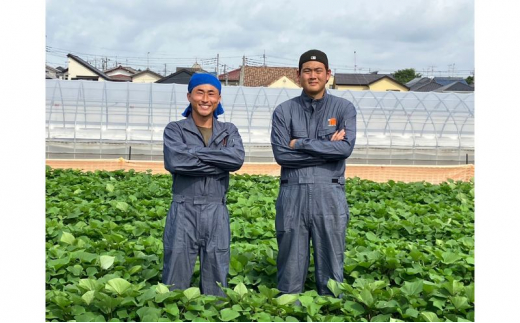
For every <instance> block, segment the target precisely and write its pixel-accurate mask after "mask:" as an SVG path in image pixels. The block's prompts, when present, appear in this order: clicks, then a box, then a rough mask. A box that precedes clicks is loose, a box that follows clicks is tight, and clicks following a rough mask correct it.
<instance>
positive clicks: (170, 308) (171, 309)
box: [164, 303, 179, 317]
mask: <svg viewBox="0 0 520 323" xmlns="http://www.w3.org/2000/svg"><path fill="white" fill-rule="evenodd" d="M164 311H165V312H166V313H169V314H171V315H173V316H175V317H177V316H178V315H179V307H178V306H177V304H175V303H172V304H168V305H166V306H164Z"/></svg>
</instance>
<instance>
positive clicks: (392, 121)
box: [46, 80, 474, 165]
mask: <svg viewBox="0 0 520 323" xmlns="http://www.w3.org/2000/svg"><path fill="white" fill-rule="evenodd" d="M328 91H329V92H330V93H331V94H333V95H336V96H339V97H343V98H345V99H347V100H349V101H351V102H352V103H354V106H355V107H356V109H357V141H356V147H355V149H354V153H353V154H352V156H351V157H350V158H349V162H350V163H367V164H439V165H442V164H464V163H467V162H470V163H472V162H473V156H474V94H458V93H436V92H394V91H388V92H374V91H339V90H328ZM186 92H187V86H186V85H184V84H156V83H130V82H95V81H67V80H46V146H47V147H46V148H47V149H46V153H47V158H117V157H124V158H128V157H130V158H132V159H146V160H162V137H163V130H164V127H165V126H166V125H167V124H168V123H169V122H170V121H177V120H180V119H182V118H183V117H182V116H181V113H182V111H184V109H185V108H186V106H187V105H188V104H189V103H188V100H187V97H186ZM300 93H301V89H285V88H260V87H239V86H223V87H222V105H223V107H224V110H225V113H224V114H223V115H221V116H219V120H220V121H228V122H233V123H234V124H235V125H236V126H237V127H238V129H239V131H240V134H241V136H242V139H243V142H244V146H245V148H246V161H260V162H273V161H274V158H273V155H272V151H271V146H270V141H269V140H270V131H271V116H272V112H273V110H274V109H275V108H276V106H277V105H278V104H280V103H282V102H283V101H285V100H288V99H290V98H293V97H295V96H299V95H300Z"/></svg>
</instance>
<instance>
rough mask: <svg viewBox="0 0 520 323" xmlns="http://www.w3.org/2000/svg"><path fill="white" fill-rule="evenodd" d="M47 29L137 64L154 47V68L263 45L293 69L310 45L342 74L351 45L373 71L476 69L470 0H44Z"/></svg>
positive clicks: (55, 38) (253, 53)
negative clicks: (254, 0) (408, 68)
mask: <svg viewBox="0 0 520 323" xmlns="http://www.w3.org/2000/svg"><path fill="white" fill-rule="evenodd" d="M46 34H47V43H48V45H49V46H51V47H55V48H61V49H67V50H70V51H74V52H77V53H91V54H97V55H105V56H110V55H118V56H120V57H128V58H130V57H133V58H132V59H130V61H132V60H133V61H135V62H140V64H145V63H144V60H146V56H147V52H151V54H150V57H151V60H152V61H153V62H154V63H157V65H158V66H159V65H162V64H163V63H167V64H170V65H172V67H173V65H175V64H184V65H186V64H185V63H188V62H190V61H191V62H192V63H193V61H194V59H195V58H198V59H199V58H204V59H207V58H211V57H216V55H217V54H220V56H221V57H222V61H221V63H223V64H224V63H225V64H228V65H229V66H235V67H238V65H239V64H241V59H240V57H241V56H242V55H246V56H249V57H252V58H253V59H261V55H262V54H263V52H264V50H265V52H266V56H267V58H268V60H269V61H270V62H273V63H277V64H282V65H287V66H295V65H296V64H297V60H298V57H299V55H300V54H301V53H302V52H304V51H306V50H308V49H310V48H318V49H322V50H324V51H325V52H326V53H327V54H328V56H329V61H330V63H331V67H333V68H334V67H336V68H338V69H339V70H342V71H343V72H345V71H347V70H348V69H349V68H350V69H351V68H353V66H354V55H353V52H354V50H355V51H356V52H357V59H358V64H357V65H358V66H366V67H367V68H369V67H370V68H372V69H375V68H385V69H393V68H397V67H399V68H406V67H416V68H423V67H426V66H428V65H437V66H439V68H440V67H441V66H443V67H442V68H445V69H446V68H447V67H446V66H447V65H448V64H453V63H456V66H457V67H459V68H461V69H466V70H470V69H473V65H474V58H473V57H474V49H473V47H474V3H473V1H471V0H458V1H443V0H436V1H429V0H399V1H398V0H393V1H392V0H386V1H384V0H377V1H365V2H361V1H348V2H346V1H334V0H320V1H316V0H313V1H311V0H301V1H296V0H289V1H280V0H276V1H274V0H264V1H257V2H252V1H239V0H231V1H223V0H221V1H196V0H191V1H140V0H128V1H124V2H122V1H111V0H105V1H66V0H48V1H47V8H46ZM55 55H57V54H56V53H55ZM226 57H229V58H226ZM161 59H162V61H161Z"/></svg>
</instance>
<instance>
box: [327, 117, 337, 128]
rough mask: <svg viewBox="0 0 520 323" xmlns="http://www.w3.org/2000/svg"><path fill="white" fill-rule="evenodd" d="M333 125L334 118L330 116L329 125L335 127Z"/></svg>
mask: <svg viewBox="0 0 520 323" xmlns="http://www.w3.org/2000/svg"><path fill="white" fill-rule="evenodd" d="M335 126H336V118H330V119H329V127H335Z"/></svg>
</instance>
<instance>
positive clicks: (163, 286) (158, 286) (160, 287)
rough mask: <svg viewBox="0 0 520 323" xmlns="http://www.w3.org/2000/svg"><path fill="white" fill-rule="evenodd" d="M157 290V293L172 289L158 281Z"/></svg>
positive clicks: (164, 292)
mask: <svg viewBox="0 0 520 323" xmlns="http://www.w3.org/2000/svg"><path fill="white" fill-rule="evenodd" d="M155 291H156V292H157V294H166V293H168V292H169V291H170V290H169V289H168V287H166V285H164V284H162V283H158V284H157V286H155Z"/></svg>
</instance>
